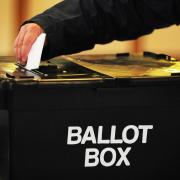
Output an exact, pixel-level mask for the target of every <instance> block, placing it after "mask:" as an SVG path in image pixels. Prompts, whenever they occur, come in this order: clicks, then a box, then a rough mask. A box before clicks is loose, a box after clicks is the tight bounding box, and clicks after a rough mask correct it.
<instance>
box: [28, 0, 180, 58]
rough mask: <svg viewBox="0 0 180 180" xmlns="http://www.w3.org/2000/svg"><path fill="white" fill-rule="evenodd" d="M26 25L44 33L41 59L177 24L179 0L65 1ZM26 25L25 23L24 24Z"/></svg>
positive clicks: (179, 12)
mask: <svg viewBox="0 0 180 180" xmlns="http://www.w3.org/2000/svg"><path fill="white" fill-rule="evenodd" d="M27 22H35V23H37V24H39V25H40V26H41V27H42V28H43V29H44V30H45V32H46V33H47V38H48V45H47V47H45V48H44V50H43V59H49V58H52V57H55V56H58V55H64V54H71V53H76V52H80V51H82V50H87V49H91V48H93V47H94V45H95V44H104V43H108V42H111V41H113V40H131V39H136V38H138V37H140V36H142V35H145V34H149V33H151V32H152V31H153V30H154V29H157V28H163V27H167V26H170V25H173V24H179V22H180V2H179V0H64V1H63V2H61V3H58V4H57V5H55V6H53V7H52V8H50V9H48V10H46V11H45V12H43V13H42V14H39V15H37V16H35V17H33V18H32V19H30V20H29V21H27ZM27 22H26V23H27Z"/></svg>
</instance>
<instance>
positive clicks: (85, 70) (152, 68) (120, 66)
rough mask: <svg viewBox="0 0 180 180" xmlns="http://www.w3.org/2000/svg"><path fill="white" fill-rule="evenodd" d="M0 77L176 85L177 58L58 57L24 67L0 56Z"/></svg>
mask: <svg viewBox="0 0 180 180" xmlns="http://www.w3.org/2000/svg"><path fill="white" fill-rule="evenodd" d="M0 80H1V84H2V82H7V81H8V82H13V83H14V84H16V85H27V86H28V85H44V86H45V85H48V86H49V85H55V86H57V85H60V86H62V85H63V86H77V85H78V86H80V85H82V86H93V87H94V86H96V87H98V86H102V87H118V86H134V85H152V84H157V85H160V84H168V85H170V84H173V85H174V84H177V83H178V84H179V83H180V61H178V60H176V59H175V58H173V57H171V56H168V55H166V54H156V53H152V52H144V53H142V54H137V55H134V54H133V55H131V54H129V53H119V54H109V55H102V54H101V55H71V56H60V57H56V58H54V59H51V60H48V61H44V62H41V66H40V67H39V69H36V70H31V71H29V70H26V69H25V68H24V66H22V65H20V64H17V63H16V61H15V58H14V57H0Z"/></svg>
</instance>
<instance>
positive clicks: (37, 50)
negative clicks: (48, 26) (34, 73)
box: [25, 33, 46, 70]
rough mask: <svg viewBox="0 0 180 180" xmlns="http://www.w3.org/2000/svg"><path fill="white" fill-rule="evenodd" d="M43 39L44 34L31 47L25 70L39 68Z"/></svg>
mask: <svg viewBox="0 0 180 180" xmlns="http://www.w3.org/2000/svg"><path fill="white" fill-rule="evenodd" d="M45 39H46V34H45V33H42V34H40V35H39V37H38V38H37V39H36V41H35V42H34V44H33V45H32V47H31V50H30V52H29V54H28V59H27V63H26V66H25V68H26V69H27V70H33V69H38V68H39V66H40V62H41V56H42V51H43V47H44V43H45Z"/></svg>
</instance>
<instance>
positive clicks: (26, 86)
mask: <svg viewBox="0 0 180 180" xmlns="http://www.w3.org/2000/svg"><path fill="white" fill-rule="evenodd" d="M179 93H180V62H179V61H177V60H176V59H174V58H172V57H170V56H167V55H164V54H155V53H150V52H144V54H143V55H130V54H129V53H123V54H116V55H84V56H83V55H76V56H61V57H57V58H55V59H51V60H49V61H45V62H42V64H41V66H40V68H39V69H37V70H32V71H28V70H26V69H25V68H24V67H23V66H21V65H19V64H16V63H15V60H14V59H13V58H12V57H1V60H0V108H1V111H0V113H1V115H0V117H1V116H3V117H4V119H3V121H2V122H3V125H1V123H0V126H1V128H0V129H1V133H0V134H1V137H0V147H1V151H0V153H1V154H0V157H1V158H0V167H1V170H0V173H1V174H0V178H1V179H3V180H6V179H10V180H30V179H31V180H32V179H33V180H36V179H52V180H60V179H67V180H71V179H106V178H107V179H110V178H112V179H122V180H126V179H127V180H131V179H133V180H139V179H144V180H146V179H153V180H158V179H160V178H164V179H173V178H175V177H176V179H177V177H179V170H180V165H179V162H180V147H179V142H180V135H179V132H180V131H179V128H180V118H179V116H180V96H179ZM2 112H3V113H4V114H6V115H2Z"/></svg>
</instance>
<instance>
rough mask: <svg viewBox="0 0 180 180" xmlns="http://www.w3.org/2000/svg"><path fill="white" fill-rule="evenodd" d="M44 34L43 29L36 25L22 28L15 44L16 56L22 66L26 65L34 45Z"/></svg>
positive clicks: (27, 25)
mask: <svg viewBox="0 0 180 180" xmlns="http://www.w3.org/2000/svg"><path fill="white" fill-rule="evenodd" d="M42 32H43V29H42V28H41V27H40V26H39V25H37V24H34V23H30V24H26V25H25V26H22V27H21V29H20V32H19V34H18V36H17V38H16V40H15V43H14V51H15V55H16V58H17V60H18V61H19V62H20V63H21V64H25V63H26V61H27V57H28V54H29V51H30V49H31V47H32V45H33V43H34V42H35V40H36V39H37V37H38V36H39V35H40V34H41V33H42Z"/></svg>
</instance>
